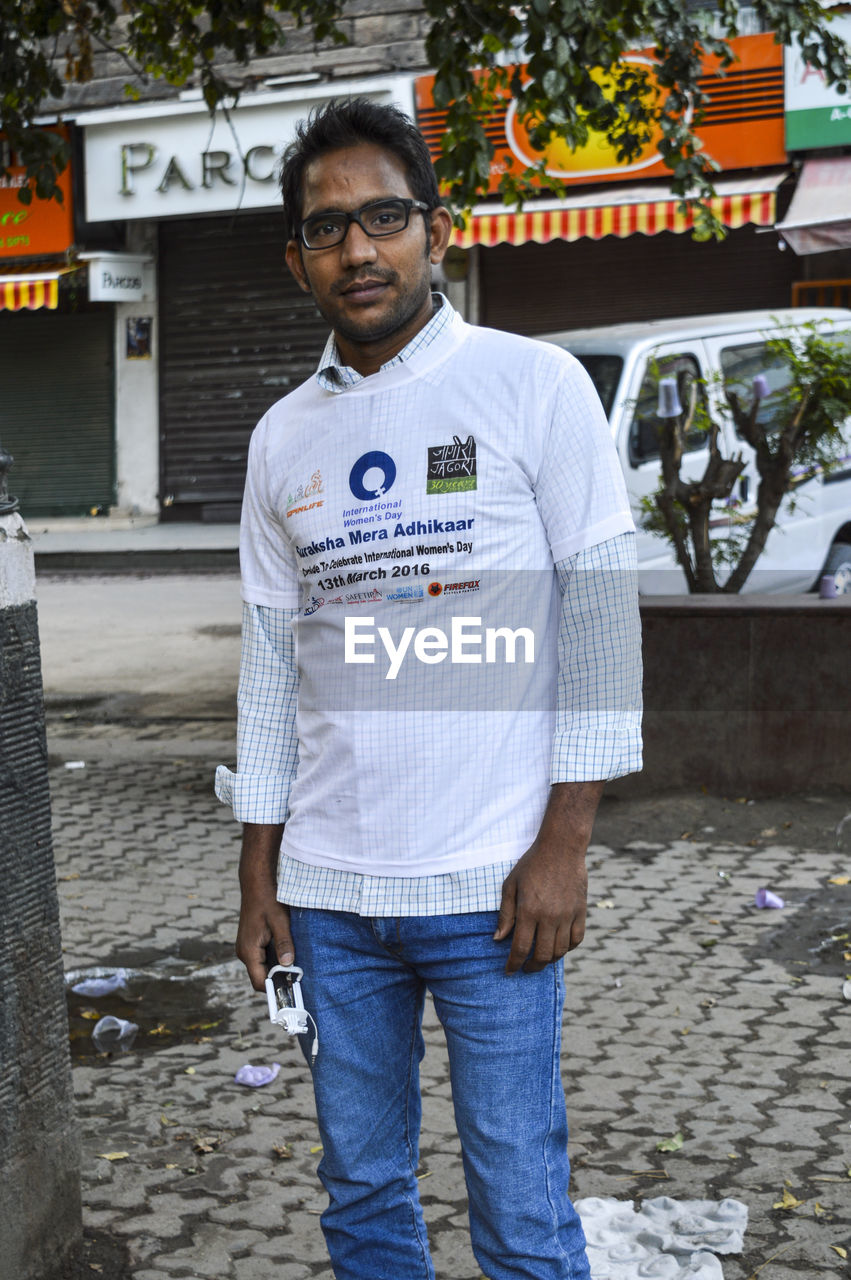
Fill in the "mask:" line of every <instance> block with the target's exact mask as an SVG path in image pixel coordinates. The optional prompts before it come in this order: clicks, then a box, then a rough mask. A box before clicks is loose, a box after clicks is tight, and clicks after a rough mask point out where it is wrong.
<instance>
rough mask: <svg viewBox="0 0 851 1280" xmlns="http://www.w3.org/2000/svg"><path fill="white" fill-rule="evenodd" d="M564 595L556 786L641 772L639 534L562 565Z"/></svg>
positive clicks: (612, 541) (601, 545)
mask: <svg viewBox="0 0 851 1280" xmlns="http://www.w3.org/2000/svg"><path fill="white" fill-rule="evenodd" d="M556 571H557V573H558V578H559V585H560V587H561V590H562V605H561V620H560V625H559V638H558V650H559V652H558V661H559V672H558V697H557V705H556V731H555V735H554V739H553V754H552V773H551V781H552V782H590V781H596V780H605V779H609V778H618V777H621V776H622V775H623V774H626V773H635V772H637V771H638V770H640V768H641V763H642V754H641V705H642V697H641V679H642V667H641V619H640V616H639V611H638V569H637V563H636V551H635V535H634V534H633V533H621V534H618V535H617V536H616V537H613V538H609V539H607V540H605V541H603V542H599V543H597V544H595V545H594V546H591V547H586V548H585V549H583V550H582V551H580V552H578V553H577V554H576V555H573V556H570V557H568V558H567V559H564V560H560V561H559V562H558V563H557V564H556Z"/></svg>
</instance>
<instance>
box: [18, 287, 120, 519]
mask: <svg viewBox="0 0 851 1280" xmlns="http://www.w3.org/2000/svg"><path fill="white" fill-rule="evenodd" d="M112 334H113V319H112V308H111V307H104V308H103V309H102V310H93V311H81V312H76V313H72V314H63V313H57V312H54V311H33V312H29V311H15V312H2V313H0V350H2V353H3V354H2V362H0V368H2V377H3V412H2V416H0V442H2V443H3V444H4V445H5V447H6V448H7V449H8V450H9V452H10V453H11V454H12V456H13V457H14V459H15V465H14V467H13V468H12V471H11V472H10V475H9V491H10V493H13V494H15V495H16V496H17V497H18V498H19V499H20V503H21V511H22V513H23V515H24V517H25V518H27V517H29V516H63V515H69V516H79V515H88V514H90V513H91V512H93V511H98V512H100V511H106V510H107V509H108V508H109V507H110V506H111V505H112V504H113V503H114V501H115V487H114V484H115V480H114V441H113V435H114V433H113V402H112V381H113V379H112V368H113V356H112Z"/></svg>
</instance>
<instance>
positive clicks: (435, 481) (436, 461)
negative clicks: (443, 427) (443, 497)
mask: <svg viewBox="0 0 851 1280" xmlns="http://www.w3.org/2000/svg"><path fill="white" fill-rule="evenodd" d="M475 487H476V441H475V438H474V437H473V436H467V439H466V440H462V439H461V437H460V436H453V437H452V443H451V444H436V445H430V446H429V450H428V471H427V472H426V493H461V492H463V491H464V490H468V489H475Z"/></svg>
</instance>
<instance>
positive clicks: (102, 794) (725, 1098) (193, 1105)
mask: <svg viewBox="0 0 851 1280" xmlns="http://www.w3.org/2000/svg"><path fill="white" fill-rule="evenodd" d="M49 745H50V749H51V754H52V758H53V759H55V760H56V759H57V758H58V762H57V763H56V765H55V767H53V768H52V770H51V785H52V795H53V805H54V828H55V847H56V865H57V874H58V884H59V896H60V903H61V912H62V924H63V947H64V961H65V965H66V968H68V969H71V968H78V967H82V966H86V965H116V964H123V963H127V962H128V959H127V958H128V957H129V958H130V960H129V963H131V964H134V965H135V964H137V963H138V964H142V965H150V964H156V963H157V960H158V958H159V959H160V960H161V959H162V957H165V956H169V955H170V956H173V957H179V956H181V955H183V957H184V960H186V950H185V949H186V948H187V947H189V948H190V951H191V950H192V949H193V948H197V947H200V946H201V945H202V944H203V945H206V946H209V945H213V946H215V947H218V949H219V950H218V953H217V956H216V963H217V964H219V965H221V964H222V963H223V962H224V960H225V959H226V958H227V956H228V953H229V954H230V955H232V952H229V949H230V946H231V944H232V940H233V936H234V933H235V927H236V919H237V911H238V890H237V884H236V874H235V872H236V860H237V857H238V845H239V828H238V826H237V825H236V824H235V823H234V822H233V820H232V818H231V816H230V815H229V814H228V813H227V811H225V810H224V809H223V808H221V807H219V806H217V805H216V802H215V799H214V797H213V795H212V771H213V767H214V765H215V764H216V763H218V762H220V761H222V760H231V759H232V757H233V746H232V726H231V725H229V724H227V723H225V722H221V721H219V722H216V721H204V720H199V721H197V722H195V721H193V722H191V724H190V723H187V722H180V723H179V724H173V725H170V724H168V723H167V722H157V723H151V724H147V725H143V726H141V728H140V727H139V726H133V725H121V724H114V725H104V724H99V725H86V724H84V723H81V722H73V721H63V720H53V721H52V722H51V725H50V738H49ZM66 759H85V760H86V762H87V767H86V768H85V769H84V770H65V769H64V768H63V767H62V763H61V762H62V761H63V760H66ZM664 803H665V805H666V806H670V817H669V818H668V819H667V823H668V826H667V830H668V834H667V835H666V836H665V837H664V838H657V836H658V833H657V832H656V830H655V829H654V826H653V825H652V824H650V825H648V826H647V830H646V832H645V833H644V837H643V838H636V835H635V824H636V821H637V819H636V817H635V815H636V814H637V813H640V812H643V811H642V810H641V809H640V806H639V807H638V808H636V803H635V802H632V801H627V800H623V799H621V800H619V801H618V804H617V811H616V813H615V810H614V809H612V810H610V811H609V812H608V813H607V812H606V809H605V806H604V810H603V811H602V814H601V818H602V820H603V822H602V827H603V829H604V831H605V835H604V838H603V839H602V840H601V841H600V842H598V843H595V844H594V846H593V847H592V850H591V851H590V854H589V862H590V865H591V868H592V875H591V910H590V917H589V929H588V935H587V938H586V942H585V943H584V944H583V946H582V947H581V948H580V949H579V950H578V951H576V952H575V953H573V954H572V955H571V956H570V957H569V959H568V967H567V1007H566V1011H565V1022H566V1026H567V1028H568V1035H567V1052H566V1053H565V1057H564V1063H563V1073H564V1078H565V1084H566V1087H567V1092H568V1106H569V1115H570V1119H571V1155H572V1159H573V1191H574V1194H575V1195H577V1196H582V1195H616V1196H619V1197H621V1198H623V1199H625V1200H628V1199H636V1198H637V1199H641V1198H642V1197H645V1196H654V1195H659V1194H666V1195H671V1196H675V1197H680V1198H685V1197H689V1196H700V1197H703V1196H707V1197H709V1198H718V1199H720V1198H723V1197H724V1196H727V1195H730V1196H735V1197H737V1198H739V1199H742V1200H744V1201H745V1203H747V1204H748V1206H749V1209H750V1214H751V1218H750V1225H749V1228H748V1232H747V1235H746V1237H745V1253H744V1254H743V1256H742V1257H741V1258H725V1259H724V1261H723V1268H724V1277H725V1280H748V1278H749V1277H750V1276H751V1275H752V1274H754V1272H755V1271H756V1270H757V1268H760V1267H762V1266H763V1264H765V1263H767V1265H766V1266H765V1267H764V1270H763V1271H761V1272H760V1276H761V1277H762V1275H763V1274H764V1275H765V1280H793V1277H794V1278H795V1280H802V1277H803V1278H804V1280H816V1278H820V1277H821V1276H835V1275H838V1274H839V1273H840V1272H839V1268H840V1267H841V1265H842V1264H841V1261H840V1259H839V1258H838V1255H837V1254H835V1253H834V1252H832V1251H831V1250H830V1248H829V1246H830V1244H831V1243H843V1242H844V1241H845V1240H846V1238H847V1236H848V1233H849V1216H850V1215H849V1211H848V1181H847V1178H846V1176H845V1175H846V1170H847V1168H848V1165H849V1162H851V1133H849V1129H848V1115H847V1110H846V1109H845V1098H844V1089H845V1087H846V1081H847V1044H848V1032H847V1017H848V1007H847V1004H846V1003H845V1002H844V1001H843V1000H842V995H841V986H842V974H840V973H838V972H834V971H833V970H827V969H825V968H824V967H820V963H821V962H820V961H819V959H818V958H815V957H814V956H813V955H812V954H811V953H810V952H809V951H808V950H807V946H806V945H805V943H804V942H801V944H800V950H799V952H796V943H795V939H796V938H797V937H798V936H799V935H801V934H802V930H803V931H806V928H807V927H808V925H809V922H810V918H811V917H810V913H811V911H812V907H811V905H810V904H811V902H812V901H813V900H814V895H821V897H820V898H819V901H823V900H824V901H827V902H829V903H830V904H832V905H835V914H836V920H837V921H839V920H840V919H841V918H842V917H843V912H844V918H845V919H846V920H847V918H848V903H849V897H851V890H849V889H848V888H847V887H846V888H842V887H836V888H835V890H829V889H828V887H827V881H828V879H829V877H830V876H835V875H838V874H841V873H843V872H847V870H848V863H849V856H851V854H849V851H848V850H845V851H838V850H837V849H836V848H834V847H833V844H832V843H831V839H830V838H828V836H827V835H825V836H824V837H820V838H819V839H818V840H813V839H811V840H810V842H809V843H807V842H806V841H800V840H798V838H797V835H796V832H797V830H798V829H801V830H805V829H810V830H812V829H813V821H814V819H813V818H812V815H813V813H816V814H817V813H819V812H823V813H825V814H827V813H828V811H829V812H830V814H832V815H834V816H835V814H836V813H838V814H839V815H840V817H841V816H842V814H844V813H846V812H848V810H851V798H849V797H845V798H841V797H840V798H838V800H837V801H835V802H832V804H833V807H832V808H831V807H830V805H831V802H828V801H826V800H825V801H823V802H821V804H820V805H819V806H817V805H815V804H814V803H812V802H810V801H807V800H804V799H801V800H798V801H794V800H790V799H789V798H784V800H783V801H782V802H780V801H778V802H777V806H776V809H777V815H778V816H777V817H776V818H775V817H771V816H766V815H770V812H771V811H770V809H769V808H767V807H766V806H767V803H768V802H760V805H761V808H759V809H758V810H757V809H754V810H753V813H754V815H755V821H758V822H761V824H762V826H761V827H758V826H755V825H754V822H753V821H751V822H750V825H748V821H746V818H747V819H748V820H749V817H750V812H751V811H750V810H749V809H748V807H747V806H742V807H741V810H740V809H739V806H736V805H731V802H729V801H723V800H720V799H719V800H717V801H713V800H712V799H711V798H708V797H698V798H695V797H684V798H682V799H678V798H677V797H670V798H666V799H665V802H664ZM660 804H661V802H660ZM678 805H681V806H682V808H683V812H684V813H686V812H688V813H689V814H692V815H693V812H694V810H695V807H696V806H697V807H700V808H701V815H702V823H705V825H713V826H716V827H717V828H718V831H719V834H718V837H717V840H716V838H715V836H713V835H710V834H704V833H702V832H700V828H699V827H697V826H695V824H694V822H693V820H692V818H691V817H689V819H688V820H685V819H684V820H681V821H680V822H679V824H678V823H677V819H676V814H677V806H678ZM713 807H714V808H713ZM731 809H732V810H737V812H736V813H735V814H734V817H735V818H736V819H737V820H738V819H741V823H740V825H741V828H742V832H741V837H740V839H739V840H731V839H730V838H729V823H730V818H729V811H730V810H731ZM742 810H744V811H745V813H744V816H743V815H742ZM645 811H646V810H645ZM757 811H758V812H759V815H760V816H759V818H758V819H756V814H757ZM659 812H663V810H662V809H660V810H659ZM664 812H666V813H667V812H668V810H667V809H666V810H664ZM784 821H791V822H792V826H791V827H790V828H788V830H785V829H783V828H782V823H783V822H784ZM825 823H826V819H825ZM724 824H727V825H726V826H724ZM769 827H775V828H776V829H777V831H778V832H779V833H780V834H779V836H778V837H777V838H776V839H774V840H771V841H770V842H769V843H766V840H764V839H761V838H760V835H759V832H760V830H761V829H762V828H769ZM688 830H692V831H694V832H695V836H696V837H697V838H694V839H691V838H690V839H683V838H679V836H678V835H676V836H672V835H671V832H673V831H676V832H683V831H688ZM725 831H726V833H727V834H724V832H725ZM623 833H630V834H629V835H627V836H626V837H625V835H624V834H623ZM752 840H755V841H756V844H752V843H750V842H751V841H752ZM719 870H720V871H723V872H724V873H725V875H726V876H727V877H728V878H727V879H726V880H722V879H720V878H719V875H718V872H719ZM762 884H764V885H766V886H768V887H771V888H774V889H775V891H777V892H780V893H781V894H783V896H785V897H786V898H787V901H788V902H789V906H788V907H787V908H786V909H785V910H784V912H783V913H780V912H776V911H759V910H757V909H756V908H754V906H753V894H754V892H755V890H756V888H757V887H759V886H760V885H762ZM828 892H830V893H831V894H832V896H831V897H829V898H826V899H825V897H824V895H826V894H827V893H828ZM606 900H611V901H612V902H613V903H614V906H612V907H600V906H597V905H596V904H597V903H600V902H603V901H606ZM828 914H829V913H828ZM831 918H832V917H831ZM778 938H779V939H780V943H781V944H782V945H780V949H779V950H778V949H777V947H778V942H777V940H778ZM709 939H712V940H714V941H715V945H714V946H712V947H703V946H701V942H702V941H704V940H709ZM186 963H187V964H189V961H188V960H187V961H186ZM225 970H226V972H225V973H224V977H222V978H221V979H220V980H217V981H220V982H221V995H220V997H219V1002H220V1004H221V1005H222V1007H223V1008H224V1014H223V1015H222V1017H221V1021H220V1022H219V1025H217V1026H215V1027H213V1028H210V1029H209V1030H207V1031H205V1032H203V1033H201V1032H199V1033H198V1034H197V1039H198V1040H199V1041H200V1042H199V1043H196V1042H194V1041H193V1040H192V1038H191V1035H190V1036H189V1042H185V1041H184V1042H181V1043H169V1042H168V1040H167V1039H161V1040H156V1039H155V1038H152V1037H150V1036H148V1037H140V1038H139V1039H138V1040H137V1047H135V1048H134V1050H133V1051H131V1052H130V1053H129V1054H127V1055H126V1056H124V1057H120V1058H114V1059H95V1060H92V1059H87V1060H78V1061H75V1066H74V1080H75V1088H76V1096H77V1108H78V1115H79V1120H80V1128H81V1137H82V1145H83V1195H84V1203H85V1206H86V1208H85V1213H86V1221H87V1224H88V1225H89V1226H91V1227H100V1228H101V1229H106V1230H109V1231H113V1232H115V1233H116V1234H118V1235H120V1236H121V1237H122V1238H124V1239H125V1240H126V1241H127V1244H128V1247H129V1249H130V1254H131V1259H132V1262H133V1275H134V1280H182V1277H184V1276H185V1277H198V1278H203V1277H210V1278H211V1280H213V1278H214V1280H270V1278H271V1277H272V1276H274V1280H331V1271H330V1267H329V1265H328V1262H327V1257H326V1254H325V1250H324V1244H323V1241H322V1235H321V1229H320V1225H319V1216H318V1215H319V1213H320V1212H321V1210H322V1208H323V1206H324V1203H325V1196H324V1192H323V1189H322V1187H321V1185H320V1184H319V1181H318V1178H317V1175H316V1164H317V1162H318V1159H319V1152H318V1151H317V1150H316V1148H317V1147H318V1145H319V1138H318V1131H317V1128H316V1122H315V1118H314V1115H313V1107H312V1096H311V1090H310V1084H309V1075H308V1072H307V1068H306V1066H305V1063H304V1059H303V1057H302V1054H301V1052H300V1050H299V1047H298V1045H297V1044H296V1043H295V1042H294V1041H291V1040H289V1039H286V1038H282V1037H280V1036H279V1035H278V1033H277V1032H275V1031H274V1029H273V1028H271V1027H270V1026H269V1023H268V1020H267V1019H266V1017H265V1010H264V1005H263V1001H262V998H261V997H260V996H258V995H256V994H255V993H253V992H251V990H250V988H249V986H248V984H247V980H245V979H244V978H242V976H241V974H240V972H239V966H238V965H232V966H231V968H230V969H228V968H227V964H226V965H225ZM795 979H800V980H799V981H796V980H795ZM162 989H163V990H164V989H165V988H162ZM179 989H181V990H183V991H185V992H186V996H185V1000H186V1002H187V1003H192V1002H195V1004H197V1005H198V1008H197V1010H196V1009H195V1008H194V1005H193V1013H195V1012H197V1013H198V1022H202V1021H203V1020H204V1008H205V1007H206V1003H205V1002H209V1000H210V999H212V997H211V996H210V994H209V990H210V989H211V988H210V987H209V984H205V983H201V984H200V985H198V984H194V983H193V984H192V985H190V983H189V981H188V980H187V981H186V982H184V983H183V986H182V987H181V988H179ZM158 998H159V996H157V997H155V1000H156V999H158ZM222 1002H223V1003H222ZM90 1003H92V1004H95V1003H96V1002H95V1001H91V1002H90ZM202 1036H205V1037H209V1038H208V1039H206V1040H204V1039H203V1038H202ZM425 1039H426V1045H427V1052H426V1058H425V1059H424V1062H423V1064H422V1084H423V1093H424V1103H423V1132H422V1139H421V1173H422V1174H425V1175H427V1176H423V1177H422V1178H421V1180H420V1189H421V1195H422V1199H423V1205H424V1212H425V1215H426V1219H427V1222H428V1223H429V1228H430V1234H431V1239H432V1244H433V1251H434V1256H435V1259H436V1262H437V1266H438V1274H439V1276H440V1277H441V1280H479V1277H480V1271H479V1268H478V1267H477V1265H476V1263H475V1260H474V1258H473V1255H472V1252H471V1250H470V1247H469V1241H468V1238H467V1227H466V1205H465V1193H464V1184H463V1175H462V1170H461V1165H460V1160H459V1156H458V1142H457V1137H456V1135H455V1129H454V1120H453V1115H452V1107H451V1100H450V1096H449V1085H448V1066H447V1062H446V1055H445V1050H444V1048H443V1037H442V1032H441V1030H440V1027H439V1024H438V1023H437V1020H436V1018H435V1016H434V1011H433V1009H432V1008H431V1006H430V1005H428V1006H427V1011H426V1018H425ZM249 1061H252V1062H271V1061H278V1062H280V1063H281V1064H282V1069H281V1073H280V1074H279V1076H278V1078H277V1080H276V1081H275V1082H274V1083H273V1084H272V1085H270V1086H268V1087H267V1088H265V1089H258V1090H248V1089H240V1087H239V1086H237V1085H235V1084H234V1082H233V1075H234V1073H235V1071H236V1069H237V1068H238V1066H240V1065H241V1064H242V1063H244V1062H249ZM163 1117H165V1120H166V1123H163ZM678 1130H679V1131H681V1132H682V1134H683V1138H684V1142H683V1146H682V1148H681V1149H680V1150H678V1151H676V1152H664V1153H663V1152H659V1151H657V1149H656V1148H657V1143H658V1142H659V1140H660V1139H663V1138H666V1137H669V1136H671V1135H672V1134H673V1133H674V1132H676V1131H678ZM205 1143H206V1145H207V1146H208V1147H209V1148H210V1149H209V1150H204V1144H205ZM199 1144H200V1145H199ZM276 1146H277V1147H278V1148H279V1149H280V1150H282V1151H284V1152H285V1154H284V1156H283V1158H282V1156H281V1155H278V1154H276V1153H275V1150H274V1148H275V1147H276ZM122 1150H125V1151H127V1152H128V1155H127V1158H126V1159H123V1160H119V1161H115V1162H113V1163H110V1162H109V1161H107V1160H105V1159H103V1153H109V1152H115V1151H122ZM731 1156H735V1157H736V1158H735V1159H732V1158H731ZM823 1178H833V1179H836V1181H835V1182H824V1181H820V1179H823ZM787 1183H788V1184H789V1185H790V1187H791V1189H792V1191H793V1194H794V1195H795V1196H796V1197H797V1198H799V1199H800V1200H801V1201H802V1202H803V1203H802V1205H801V1206H800V1207H798V1208H796V1209H793V1210H790V1211H782V1210H776V1209H774V1208H773V1207H772V1206H773V1204H774V1203H775V1201H777V1200H779V1198H780V1196H781V1194H782V1191H783V1188H784V1186H785V1185H786V1184H787ZM816 1202H818V1203H819V1205H820V1206H823V1208H824V1213H823V1214H822V1215H821V1216H818V1215H816V1214H815V1212H814V1205H815V1204H816ZM775 1254H777V1255H779V1256H777V1257H776V1258H775V1257H774V1255H775ZM768 1260H770V1262H769V1261H768Z"/></svg>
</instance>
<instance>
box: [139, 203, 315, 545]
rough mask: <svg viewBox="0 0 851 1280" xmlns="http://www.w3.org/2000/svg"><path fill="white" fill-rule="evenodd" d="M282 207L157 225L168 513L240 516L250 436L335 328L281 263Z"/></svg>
mask: <svg viewBox="0 0 851 1280" xmlns="http://www.w3.org/2000/svg"><path fill="white" fill-rule="evenodd" d="M284 248H285V240H284V229H283V217H282V215H281V214H279V213H277V214H272V213H265V214H239V215H236V216H234V217H227V218H209V219H195V220H182V219H181V220H179V221H174V222H166V223H163V224H161V227H160V316H161V320H160V335H161V337H160V400H161V403H160V431H161V454H160V456H161V471H162V493H163V494H164V495H165V498H164V502H165V509H164V511H163V517H164V518H166V519H167V518H178V519H194V520H208V521H209V520H224V521H228V520H238V519H239V510H240V504H241V500H242V489H243V484H244V481H245V464H246V458H247V454H248V441H249V437H250V435H251V432H252V430H253V428H254V425H255V423H256V422H257V420H258V419H259V418H260V417H262V415H263V414H264V413H265V411H266V410H267V409H268V408H269V405H270V404H272V403H273V402H274V401H275V400H278V399H280V397H281V396H284V395H286V394H287V392H288V391H291V390H292V389H293V388H294V387H296V386H298V384H299V383H301V382H303V381H304V380H305V378H308V377H309V376H310V374H311V373H312V372H313V371H314V369H315V367H316V362H317V360H318V359H319V356H320V354H321V351H322V347H323V345H324V343H325V340H326V338H327V336H328V326H327V325H326V324H325V321H324V320H322V318H321V316H320V315H319V313H318V312H317V311H316V308H315V307H314V305H313V301H312V299H311V298H310V297H309V296H308V295H306V294H304V293H302V292H301V290H300V289H299V288H298V286H297V285H296V283H295V281H294V280H293V279H292V277H291V275H290V273H289V271H288V270H287V267H286V265H285V262H284Z"/></svg>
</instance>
